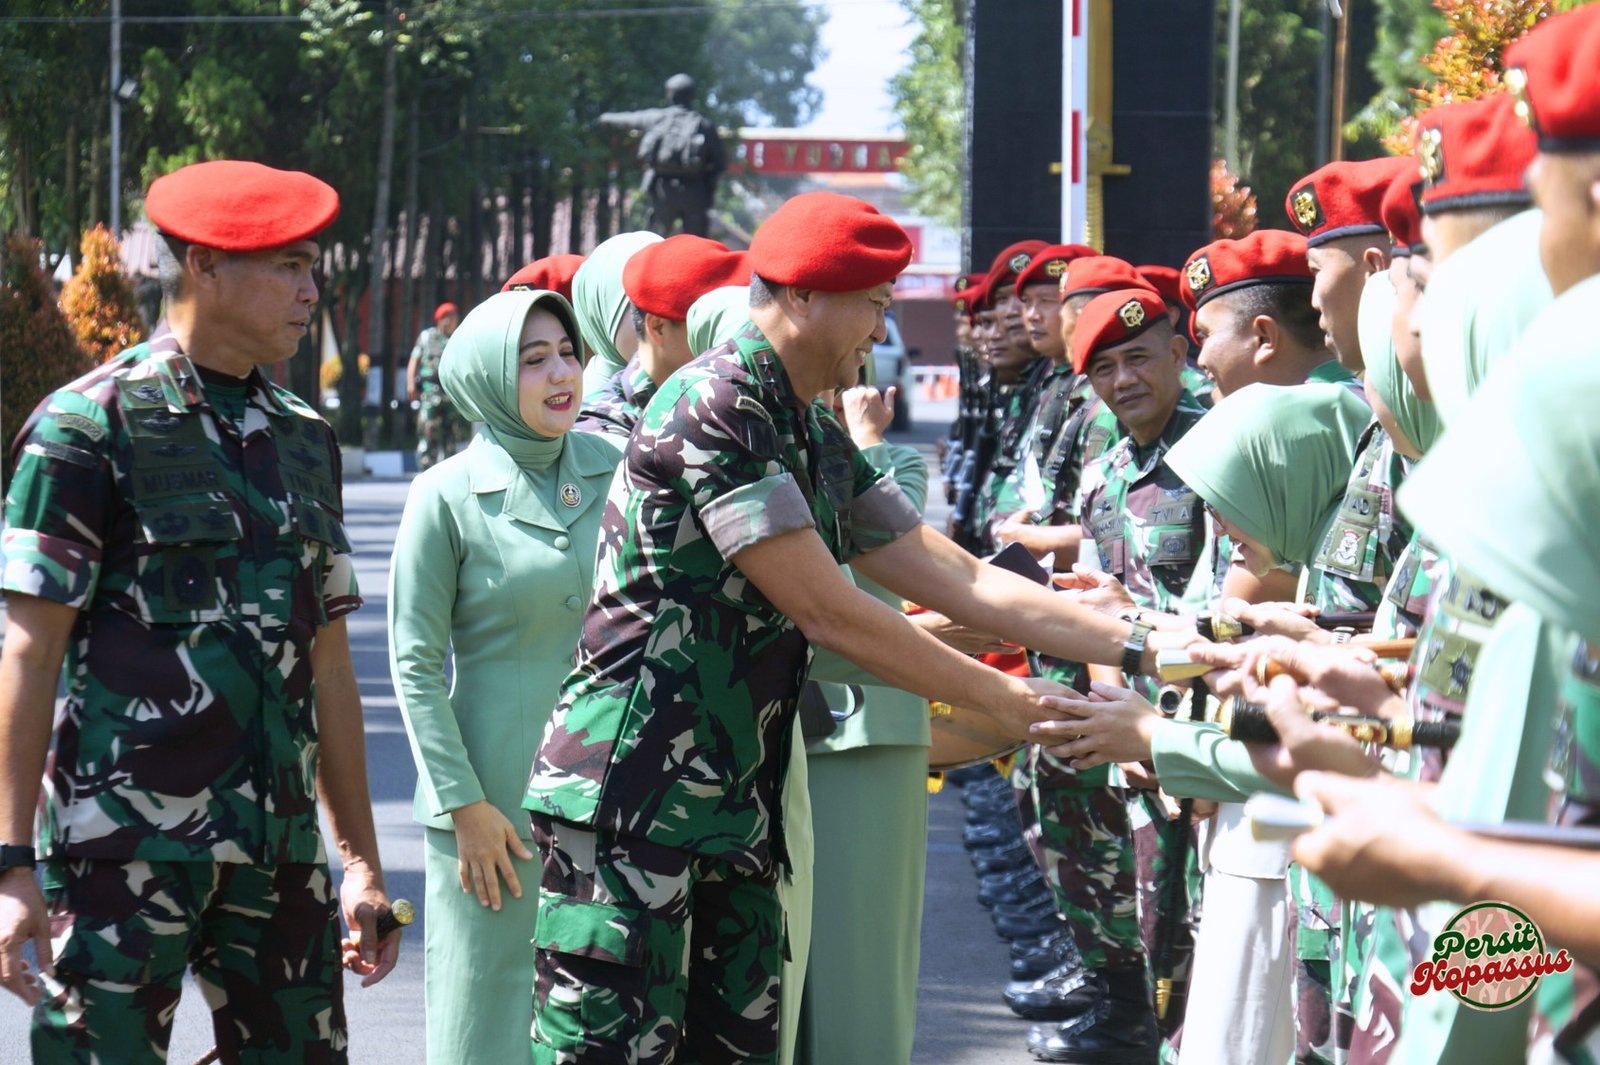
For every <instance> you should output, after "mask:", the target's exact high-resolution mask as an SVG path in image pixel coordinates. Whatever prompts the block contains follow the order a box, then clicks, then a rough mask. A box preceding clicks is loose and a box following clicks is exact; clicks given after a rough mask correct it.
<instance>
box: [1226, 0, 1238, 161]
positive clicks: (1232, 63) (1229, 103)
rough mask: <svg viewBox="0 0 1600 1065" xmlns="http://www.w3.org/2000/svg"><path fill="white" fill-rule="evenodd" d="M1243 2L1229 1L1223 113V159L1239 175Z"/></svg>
mask: <svg viewBox="0 0 1600 1065" xmlns="http://www.w3.org/2000/svg"><path fill="white" fill-rule="evenodd" d="M1242 2H1243V0H1228V91H1227V95H1226V97H1225V98H1224V100H1223V111H1222V131H1223V132H1222V157H1223V158H1224V159H1225V160H1227V162H1228V173H1230V174H1233V175H1235V176H1238V173H1239V7H1240V4H1241V3H1242Z"/></svg>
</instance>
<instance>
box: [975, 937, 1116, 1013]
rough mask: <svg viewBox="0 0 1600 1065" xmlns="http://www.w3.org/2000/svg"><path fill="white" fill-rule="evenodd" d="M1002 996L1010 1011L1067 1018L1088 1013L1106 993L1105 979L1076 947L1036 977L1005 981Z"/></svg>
mask: <svg viewBox="0 0 1600 1065" xmlns="http://www.w3.org/2000/svg"><path fill="white" fill-rule="evenodd" d="M1000 994H1001V997H1002V998H1004V999H1005V1000H1006V1005H1007V1006H1010V1007H1011V1012H1012V1013H1015V1014H1016V1015H1017V1016H1018V1017H1023V1018H1026V1019H1027V1020H1030V1021H1070V1020H1073V1019H1075V1018H1077V1017H1081V1016H1082V1015H1083V1014H1085V1013H1087V1012H1088V1011H1089V1010H1090V1009H1091V1008H1092V1007H1093V1006H1094V1004H1095V1003H1096V1002H1099V1001H1100V1000H1101V999H1103V998H1105V996H1106V985H1105V981H1103V980H1102V979H1101V978H1100V974H1098V973H1096V972H1095V971H1094V970H1093V969H1089V968H1086V967H1085V966H1084V964H1083V959H1081V958H1079V957H1078V952H1077V951H1076V950H1074V951H1072V957H1071V958H1069V959H1068V960H1067V961H1064V962H1062V963H1061V964H1060V965H1059V966H1057V967H1056V968H1054V969H1052V970H1051V971H1050V972H1048V973H1046V974H1045V975H1044V976H1041V977H1039V978H1038V979H1037V980H1028V981H1020V980H1019V981H1017V982H1016V983H1013V984H1007V985H1006V989H1005V990H1004V991H1002V992H1001V993H1000Z"/></svg>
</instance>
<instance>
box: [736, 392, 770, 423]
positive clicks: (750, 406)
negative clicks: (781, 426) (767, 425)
mask: <svg viewBox="0 0 1600 1065" xmlns="http://www.w3.org/2000/svg"><path fill="white" fill-rule="evenodd" d="M733 409H734V410H742V411H746V412H748V413H750V414H754V415H756V416H758V417H760V418H763V419H765V420H766V421H769V422H770V421H772V414H771V412H770V411H768V410H767V408H765V407H763V406H762V405H761V401H760V400H758V399H756V398H755V397H754V396H745V395H741V396H739V398H738V399H736V400H734V401H733Z"/></svg>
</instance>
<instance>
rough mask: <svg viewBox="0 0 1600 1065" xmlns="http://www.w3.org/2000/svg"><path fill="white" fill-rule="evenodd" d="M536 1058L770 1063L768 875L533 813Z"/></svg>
mask: <svg viewBox="0 0 1600 1065" xmlns="http://www.w3.org/2000/svg"><path fill="white" fill-rule="evenodd" d="M532 820H533V838H534V840H535V842H536V843H537V844H538V846H539V854H540V857H541V858H542V859H543V861H544V878H543V881H542V883H541V885H540V890H539V919H538V924H537V926H536V928H535V931H534V937H533V944H534V974H535V975H534V997H533V1062H534V1065H574V1063H579V1062H581V1063H583V1065H602V1063H604V1065H622V1063H626V1065H666V1063H670V1062H692V1063H694V1065H719V1063H722V1062H760V1063H775V1062H777V1060H778V988H779V974H780V971H781V966H782V963H783V959H784V955H785V954H786V953H787V943H786V941H785V933H784V923H783V910H782V907H781V905H780V904H779V901H778V895H777V884H776V880H775V879H774V878H772V877H762V876H754V875H751V874H749V873H745V872H743V871H740V870H738V869H735V868H734V867H733V866H731V865H729V864H728V863H727V862H723V861H717V860H713V859H708V858H702V857H699V856H696V855H694V854H690V853H689V852H687V851H681V850H676V849H674V848H671V847H662V846H660V845H658V844H654V843H651V842H649V841H647V840H642V839H638V838H635V837H631V836H622V835H617V834H615V833H612V832H606V831H592V830H589V829H583V828H578V827H576V826H574V825H570V824H567V823H565V822H562V821H555V820H553V819H551V818H549V817H546V816H544V815H542V814H534V815H532Z"/></svg>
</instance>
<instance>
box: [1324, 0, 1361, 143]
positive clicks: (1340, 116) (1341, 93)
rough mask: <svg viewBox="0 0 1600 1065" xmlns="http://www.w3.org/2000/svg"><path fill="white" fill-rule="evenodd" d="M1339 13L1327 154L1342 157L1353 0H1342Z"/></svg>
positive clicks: (1335, 38) (1335, 40)
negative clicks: (1341, 8)
mask: <svg viewBox="0 0 1600 1065" xmlns="http://www.w3.org/2000/svg"><path fill="white" fill-rule="evenodd" d="M1342 6H1343V10H1342V11H1341V12H1340V13H1339V30H1338V33H1337V34H1336V35H1335V37H1334V52H1333V115H1332V121H1331V123H1330V126H1329V130H1328V133H1329V142H1330V143H1329V146H1328V156H1329V158H1331V159H1335V160H1338V159H1343V158H1344V97H1345V79H1346V78H1347V77H1348V71H1349V67H1350V9H1351V8H1352V7H1354V6H1355V0H1344V3H1343V5H1342Z"/></svg>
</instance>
